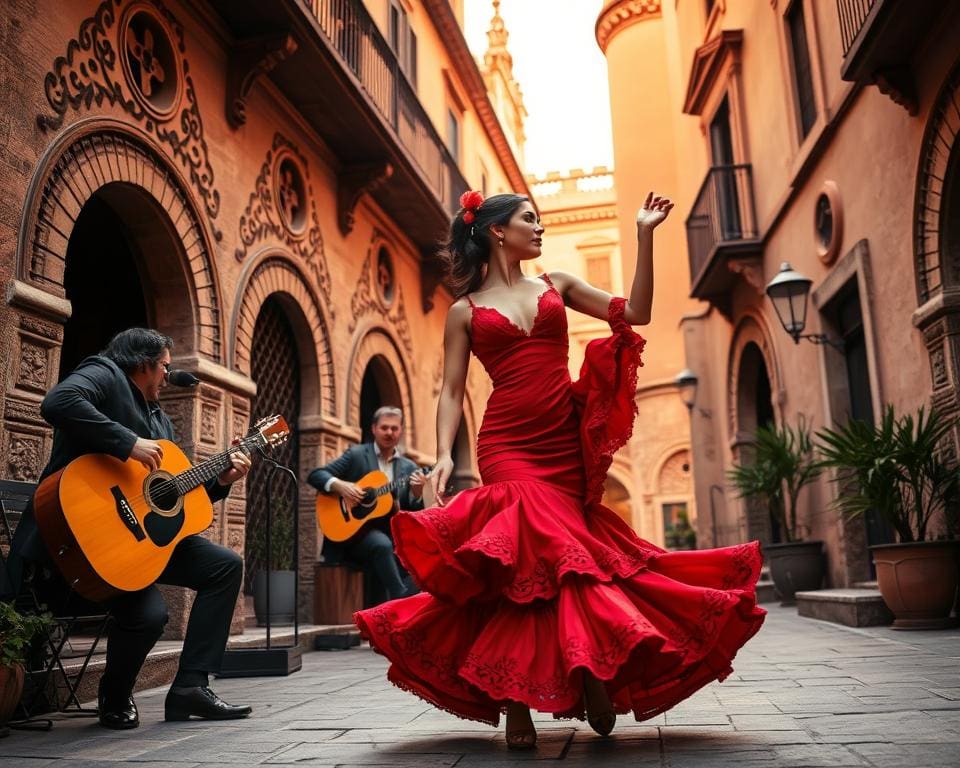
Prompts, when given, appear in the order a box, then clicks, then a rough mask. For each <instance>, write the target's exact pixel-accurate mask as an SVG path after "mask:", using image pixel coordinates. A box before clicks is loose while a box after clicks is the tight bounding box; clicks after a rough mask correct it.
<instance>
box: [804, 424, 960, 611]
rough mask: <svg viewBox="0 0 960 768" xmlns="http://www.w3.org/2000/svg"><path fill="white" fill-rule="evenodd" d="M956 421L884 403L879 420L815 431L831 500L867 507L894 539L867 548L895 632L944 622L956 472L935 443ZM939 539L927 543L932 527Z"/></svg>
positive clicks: (855, 508)
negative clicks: (831, 484)
mask: <svg viewBox="0 0 960 768" xmlns="http://www.w3.org/2000/svg"><path fill="white" fill-rule="evenodd" d="M954 426H955V423H954V422H953V421H952V420H948V419H946V418H944V417H943V416H942V415H941V414H940V413H939V412H937V411H936V410H935V409H933V410H931V411H930V412H929V414H927V413H926V412H925V410H924V408H923V407H921V408H920V409H918V411H917V414H916V417H914V416H913V414H907V415H905V416H901V417H899V418H897V416H896V415H895V413H894V410H893V406H891V405H888V406H887V407H886V409H885V410H884V412H883V417H882V418H881V419H880V422H879V424H877V425H872V424H868V423H866V422H863V421H858V420H853V421H850V422H848V423H847V424H845V425H843V426H842V427H838V428H836V429H824V430H822V431H821V432H819V433H818V435H817V436H818V437H819V438H820V453H821V455H822V456H823V462H822V463H823V465H824V466H826V467H832V468H835V469H836V470H837V474H836V477H835V478H834V480H835V482H837V483H838V484H839V486H840V493H839V494H838V496H837V499H836V501H835V504H836V506H837V508H838V509H840V510H841V511H842V512H843V513H845V514H850V515H860V514H863V513H864V512H866V511H868V510H874V511H875V512H876V513H877V514H879V515H880V516H882V517H883V518H885V519H886V520H887V521H888V522H889V523H890V525H891V527H892V528H893V529H894V531H896V533H897V538H898V539H899V543H897V544H880V545H876V546H873V547H871V548H870V549H871V551H872V552H873V562H874V565H875V566H876V569H877V583H878V585H879V587H880V594H881V595H882V596H883V600H884V602H885V603H886V604H887V607H888V608H890V610H891V611H892V612H893V615H894V616H895V618H896V620H895V621H894V623H893V626H894V628H896V629H937V628H941V627H945V626H950V625H951V624H953V623H955V622H956V620H955V619H954V620H951V619H950V618H949V617H950V612H951V610H952V609H953V605H954V602H955V600H956V593H957V583H958V572H957V571H958V569H957V552H958V546H960V542H958V541H957V540H956V538H955V536H956V533H957V508H958V506H960V469H958V468H957V467H955V466H951V465H950V464H949V463H948V462H946V461H945V460H944V458H943V455H942V452H941V447H942V444H943V442H944V440H945V439H947V438H948V435H949V433H950V431H951V430H952V429H953V427H954ZM937 523H938V524H939V525H940V526H941V527H942V534H941V535H942V538H940V539H938V540H931V529H932V525H933V524H937Z"/></svg>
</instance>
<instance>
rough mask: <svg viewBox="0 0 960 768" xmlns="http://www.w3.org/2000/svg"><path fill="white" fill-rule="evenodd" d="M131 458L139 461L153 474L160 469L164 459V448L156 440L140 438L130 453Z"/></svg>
mask: <svg viewBox="0 0 960 768" xmlns="http://www.w3.org/2000/svg"><path fill="white" fill-rule="evenodd" d="M130 458H131V459H134V460H136V461H139V462H140V463H141V464H143V466H145V467H146V468H147V469H149V470H150V471H151V472H153V471H154V470H155V469H159V468H160V461H161V460H162V459H163V448H162V447H161V445H160V443H158V442H157V441H156V440H147V438H145V437H138V438H137V442H135V443H134V444H133V450H132V451H130Z"/></svg>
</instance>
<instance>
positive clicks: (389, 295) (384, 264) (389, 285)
mask: <svg viewBox="0 0 960 768" xmlns="http://www.w3.org/2000/svg"><path fill="white" fill-rule="evenodd" d="M375 277H376V280H377V295H379V296H380V301H382V302H383V305H384V306H386V307H389V306H390V305H391V304H393V297H394V294H395V292H396V291H395V284H394V275H393V259H391V258H390V252H389V251H388V250H387V249H386V248H383V247H381V248H380V250H379V251H378V252H377V274H376V275H375Z"/></svg>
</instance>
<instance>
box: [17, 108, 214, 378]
mask: <svg viewBox="0 0 960 768" xmlns="http://www.w3.org/2000/svg"><path fill="white" fill-rule="evenodd" d="M187 189H188V186H187V184H186V183H185V182H184V180H183V179H182V178H181V176H180V173H179V171H178V169H177V168H176V166H174V165H173V164H172V163H170V162H169V160H168V159H167V158H166V157H165V156H164V155H163V153H162V152H160V151H159V150H157V149H156V148H155V147H154V146H153V145H152V143H151V142H150V140H149V139H148V138H147V137H146V136H144V135H142V134H140V133H139V132H137V131H136V129H134V128H131V127H130V126H126V125H123V124H120V123H117V122H115V121H101V120H96V121H90V122H85V123H81V124H80V125H78V126H77V127H76V128H75V129H73V130H71V131H67V132H66V133H65V134H64V135H63V136H62V137H61V138H60V139H59V140H58V141H57V142H55V143H54V144H53V145H51V147H50V148H49V149H48V150H47V153H46V159H45V161H44V162H43V163H42V164H41V167H40V169H39V170H38V172H37V174H36V176H35V178H34V182H33V183H32V185H31V190H30V192H29V193H28V198H27V204H26V207H25V209H24V216H23V223H22V226H21V234H20V242H19V243H18V252H17V274H18V278H19V279H20V280H22V281H24V282H26V283H28V284H30V285H32V286H34V287H36V288H38V289H40V290H41V291H44V292H45V293H48V294H51V295H52V296H55V297H58V298H62V297H64V296H65V295H66V293H65V289H64V272H65V264H66V254H67V248H68V246H69V243H70V236H71V234H72V233H73V230H74V227H75V225H76V222H77V219H78V217H79V216H80V213H81V211H82V210H83V207H84V205H86V203H87V202H88V201H89V200H90V199H91V198H92V197H93V196H94V195H95V194H99V196H100V197H102V198H103V199H105V200H107V202H108V203H109V205H110V207H111V208H112V209H113V210H114V211H115V212H116V213H117V215H118V216H120V217H121V218H122V219H123V221H124V223H125V225H126V226H127V228H128V231H129V233H130V237H131V238H132V239H133V240H135V241H137V242H140V243H143V244H154V245H153V247H149V245H148V246H145V247H144V250H145V251H147V252H146V253H144V257H143V258H142V259H141V260H140V263H139V265H138V266H139V268H140V270H141V276H142V281H143V283H144V285H145V286H146V287H148V288H149V289H150V290H148V291H147V293H148V294H149V295H148V296H147V297H146V298H147V303H148V317H149V319H150V322H151V324H152V325H154V326H155V327H156V328H158V329H161V330H163V331H164V332H165V333H167V334H169V335H170V336H171V337H172V338H173V339H174V342H175V343H176V345H177V354H178V355H183V356H194V355H196V356H202V357H205V358H206V359H208V360H211V361H213V362H217V363H219V362H221V361H222V355H223V352H224V349H223V345H222V336H223V331H222V317H221V300H220V295H219V281H218V277H217V272H216V267H215V264H214V259H213V257H212V253H213V248H212V245H211V242H212V239H211V237H210V235H209V233H208V231H207V228H206V226H205V224H204V222H203V220H202V219H201V217H200V216H199V215H198V213H197V207H196V205H195V204H194V202H193V199H192V197H191V196H190V194H189V193H188V192H187Z"/></svg>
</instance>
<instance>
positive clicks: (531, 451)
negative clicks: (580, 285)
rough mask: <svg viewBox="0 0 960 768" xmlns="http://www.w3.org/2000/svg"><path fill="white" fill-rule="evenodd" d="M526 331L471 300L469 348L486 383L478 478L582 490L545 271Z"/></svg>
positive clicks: (560, 323)
mask: <svg viewBox="0 0 960 768" xmlns="http://www.w3.org/2000/svg"><path fill="white" fill-rule="evenodd" d="M542 277H543V279H544V282H545V283H546V287H545V290H544V291H543V292H542V293H541V294H540V297H539V298H538V300H537V312H536V315H535V317H534V321H533V325H532V326H531V328H530V330H529V331H525V330H524V329H523V328H520V327H519V326H517V325H516V324H515V323H513V322H511V321H510V320H509V319H508V318H506V317H505V316H504V315H503V314H502V313H501V312H500V311H499V310H497V309H495V308H494V307H487V306H483V305H481V304H475V303H474V302H473V300H472V299H470V297H469V296H468V297H467V300H468V301H469V302H470V306H471V311H472V320H471V326H470V328H471V346H472V348H473V352H474V354H475V355H476V356H477V358H478V359H479V360H480V362H481V363H482V364H483V367H484V368H485V369H486V371H487V373H488V375H489V376H490V379H491V380H492V382H493V393H492V394H491V395H490V399H489V400H488V401H487V409H486V412H485V413H484V417H483V425H482V426H481V427H480V432H479V434H478V436H477V460H478V464H479V468H480V474H481V476H482V478H483V481H484V483H491V482H498V481H510V480H517V479H524V480H539V481H543V482H549V483H551V484H552V485H556V486H562V487H564V488H565V489H566V490H567V491H568V492H570V493H573V494H575V495H579V494H581V493H582V492H583V472H582V459H581V451H580V442H579V436H578V432H577V425H578V421H577V414H576V409H575V405H574V402H573V396H572V390H571V381H570V372H569V369H568V367H567V315H566V310H565V309H564V304H563V297H562V296H561V295H560V294H559V293H558V292H557V290H556V289H555V288H554V287H553V284H552V283H551V282H550V278H549V277H547V276H546V275H543V276H542Z"/></svg>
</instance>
